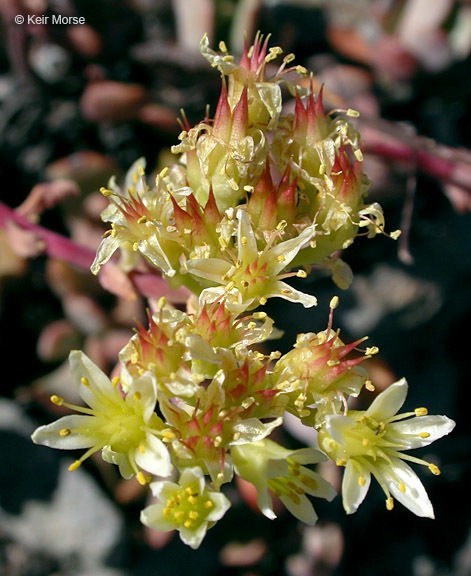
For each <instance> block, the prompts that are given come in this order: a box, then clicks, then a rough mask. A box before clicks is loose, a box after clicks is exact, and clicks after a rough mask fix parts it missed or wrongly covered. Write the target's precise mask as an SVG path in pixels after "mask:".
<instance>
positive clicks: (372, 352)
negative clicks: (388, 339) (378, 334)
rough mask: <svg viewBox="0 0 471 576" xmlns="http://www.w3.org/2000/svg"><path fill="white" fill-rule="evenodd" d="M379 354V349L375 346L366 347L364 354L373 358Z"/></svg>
mask: <svg viewBox="0 0 471 576" xmlns="http://www.w3.org/2000/svg"><path fill="white" fill-rule="evenodd" d="M378 352H379V348H378V347H377V346H368V348H367V349H366V351H365V354H366V355H367V356H374V355H375V354H378Z"/></svg>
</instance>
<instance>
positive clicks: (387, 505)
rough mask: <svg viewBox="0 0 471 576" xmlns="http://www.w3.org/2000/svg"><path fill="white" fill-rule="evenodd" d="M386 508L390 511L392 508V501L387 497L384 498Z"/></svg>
mask: <svg viewBox="0 0 471 576" xmlns="http://www.w3.org/2000/svg"><path fill="white" fill-rule="evenodd" d="M386 508H387V509H388V510H389V511H391V510H392V509H393V508H394V500H393V499H392V498H391V496H389V498H386Z"/></svg>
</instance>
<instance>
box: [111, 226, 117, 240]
mask: <svg viewBox="0 0 471 576" xmlns="http://www.w3.org/2000/svg"><path fill="white" fill-rule="evenodd" d="M117 235H118V232H117V231H116V228H113V230H111V232H110V236H111V238H116V236H117Z"/></svg>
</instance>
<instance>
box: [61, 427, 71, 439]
mask: <svg viewBox="0 0 471 576" xmlns="http://www.w3.org/2000/svg"><path fill="white" fill-rule="evenodd" d="M69 434H70V430H69V428H62V430H60V431H59V436H62V437H64V436H69Z"/></svg>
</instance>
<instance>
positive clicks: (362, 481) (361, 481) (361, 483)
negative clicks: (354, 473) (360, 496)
mask: <svg viewBox="0 0 471 576" xmlns="http://www.w3.org/2000/svg"><path fill="white" fill-rule="evenodd" d="M365 484H366V480H365V477H364V476H358V486H364V485H365Z"/></svg>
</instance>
